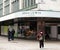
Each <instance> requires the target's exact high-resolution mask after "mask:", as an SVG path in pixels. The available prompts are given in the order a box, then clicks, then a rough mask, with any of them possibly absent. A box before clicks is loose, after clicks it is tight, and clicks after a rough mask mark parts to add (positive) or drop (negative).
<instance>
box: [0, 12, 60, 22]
mask: <svg viewBox="0 0 60 50" xmlns="http://www.w3.org/2000/svg"><path fill="white" fill-rule="evenodd" d="M21 17H53V18H60V12H59V11H19V12H16V13H12V14H9V15H6V16H3V17H0V21H5V20H9V19H14V18H21Z"/></svg>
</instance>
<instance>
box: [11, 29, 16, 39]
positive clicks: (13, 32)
mask: <svg viewBox="0 0 60 50" xmlns="http://www.w3.org/2000/svg"><path fill="white" fill-rule="evenodd" d="M14 34H15V30H14V29H12V37H11V39H12V40H14Z"/></svg>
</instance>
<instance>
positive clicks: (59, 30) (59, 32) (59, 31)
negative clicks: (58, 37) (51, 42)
mask: <svg viewBox="0 0 60 50" xmlns="http://www.w3.org/2000/svg"><path fill="white" fill-rule="evenodd" d="M58 34H60V26H59V27H58Z"/></svg>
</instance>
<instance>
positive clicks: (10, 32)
mask: <svg viewBox="0 0 60 50" xmlns="http://www.w3.org/2000/svg"><path fill="white" fill-rule="evenodd" d="M11 37H12V27H11V26H9V28H8V41H10V40H11Z"/></svg>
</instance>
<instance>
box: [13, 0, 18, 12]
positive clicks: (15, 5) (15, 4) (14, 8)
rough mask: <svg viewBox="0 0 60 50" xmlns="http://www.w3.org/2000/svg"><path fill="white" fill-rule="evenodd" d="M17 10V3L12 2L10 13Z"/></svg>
mask: <svg viewBox="0 0 60 50" xmlns="http://www.w3.org/2000/svg"><path fill="white" fill-rule="evenodd" d="M18 10H19V1H18V0H16V1H14V2H12V12H15V11H18Z"/></svg>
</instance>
